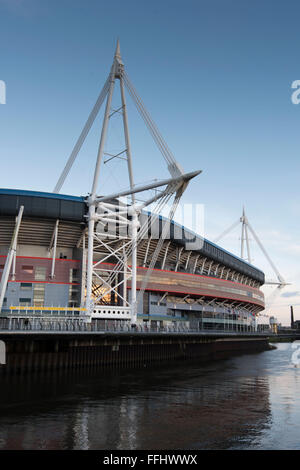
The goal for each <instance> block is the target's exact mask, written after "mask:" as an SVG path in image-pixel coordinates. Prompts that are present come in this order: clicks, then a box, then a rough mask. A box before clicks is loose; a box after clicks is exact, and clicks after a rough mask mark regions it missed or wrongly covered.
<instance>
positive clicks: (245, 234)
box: [214, 208, 289, 288]
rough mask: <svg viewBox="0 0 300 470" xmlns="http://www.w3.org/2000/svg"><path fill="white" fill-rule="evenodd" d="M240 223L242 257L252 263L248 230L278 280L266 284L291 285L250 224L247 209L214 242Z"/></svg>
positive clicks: (281, 286)
mask: <svg viewBox="0 0 300 470" xmlns="http://www.w3.org/2000/svg"><path fill="white" fill-rule="evenodd" d="M239 223H241V224H242V233H241V258H242V259H245V261H248V262H249V263H251V255H250V244H249V234H248V230H249V231H250V232H251V234H252V236H253V238H254V240H255V241H256V243H257V244H258V246H259V248H260V249H261V251H262V253H263V254H264V256H265V258H266V259H267V261H268V263H269V264H270V266H271V268H272V270H273V271H274V273H275V275H276V277H277V279H278V281H266V282H265V284H267V285H276V286H278V287H279V288H283V287H284V286H287V285H289V283H288V282H286V281H285V280H284V278H283V276H282V275H281V274H280V273H279V271H278V269H277V268H276V266H275V264H274V263H273V261H272V260H271V258H270V256H269V255H268V253H267V251H266V249H265V247H264V246H263V244H262V242H261V241H260V239H259V237H258V236H257V234H256V233H255V231H254V229H253V227H252V226H251V225H250V223H249V220H248V218H247V217H246V214H245V209H244V208H243V213H242V216H241V217H240V218H239V220H238V221H236V222H235V223H234V224H233V225H231V226H230V227H229V228H228V229H227V230H225V231H224V232H223V233H221V235H220V236H219V237H217V238H216V239H215V240H214V243H217V242H218V241H219V240H220V239H221V238H223V237H224V236H225V235H227V234H228V233H229V232H231V231H232V230H233V229H234V228H235V227H236V226H237V225H238V224H239ZM245 243H246V248H247V256H245Z"/></svg>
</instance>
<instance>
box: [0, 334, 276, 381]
mask: <svg viewBox="0 0 300 470" xmlns="http://www.w3.org/2000/svg"><path fill="white" fill-rule="evenodd" d="M0 340H2V341H4V342H5V345H6V364H5V365H1V366H0V374H1V375H14V374H22V373H32V372H38V371H54V370H62V369H80V368H84V369H86V370H89V369H91V370H92V369H94V368H96V367H97V368H106V369H115V368H129V367H145V366H147V365H151V364H155V363H163V362H169V361H175V360H189V359H199V360H203V361H205V360H213V359H218V358H223V357H226V356H227V355H230V354H239V353H247V352H259V351H263V350H266V349H269V345H268V338H267V337H233V338H228V337H226V338H225V337H224V338H222V337H205V336H200V335H199V336H197V335H184V336H183V335H156V334H153V335H152V334H147V335H130V334H128V335H122V334H121V335H117V334H101V335H86V334H85V335H80V334H75V333H74V334H60V335H53V334H52V335H51V334H32V333H27V334H16V335H13V334H0Z"/></svg>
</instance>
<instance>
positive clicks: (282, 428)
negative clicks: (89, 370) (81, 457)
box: [0, 343, 300, 450]
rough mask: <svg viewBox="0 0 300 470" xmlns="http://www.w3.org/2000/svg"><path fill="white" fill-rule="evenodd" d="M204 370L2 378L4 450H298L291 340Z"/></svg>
mask: <svg viewBox="0 0 300 470" xmlns="http://www.w3.org/2000/svg"><path fill="white" fill-rule="evenodd" d="M276 346H277V349H276V350H272V351H266V352H263V353H258V354H251V355H243V356H239V357H232V358H230V359H226V360H220V361H216V362H211V363H209V364H205V365H203V364H202V365H198V364H195V363H193V364H188V363H186V364H183V365H182V364H180V365H176V366H174V365H171V366H170V367H163V368H155V369H154V368H151V369H143V370H137V371H130V372H128V371H127V372H115V373H110V374H108V373H107V372H106V373H104V372H103V371H98V372H94V373H93V374H92V375H84V374H83V373H76V374H75V373H74V372H73V373H71V374H70V373H69V374H66V373H65V372H64V374H60V375H52V376H44V377H26V378H20V377H19V378H14V379H10V380H8V379H6V380H4V379H3V380H2V382H1V387H0V416H1V418H0V449H146V450H150V449H300V393H299V392H300V368H298V367H295V366H294V365H293V363H292V362H291V355H292V353H293V351H294V350H293V349H292V347H291V344H290V343H289V344H287V343H281V344H277V345H276Z"/></svg>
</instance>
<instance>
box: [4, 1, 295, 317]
mask: <svg viewBox="0 0 300 470" xmlns="http://www.w3.org/2000/svg"><path fill="white" fill-rule="evenodd" d="M299 14H300V4H299V2H297V1H289V0H288V1H285V2H279V1H274V0H273V1H269V0H262V1H257V0H253V1H251V2H250V1H244V0H209V1H204V0H197V1H194V0H186V1H185V2H183V1H178V0H172V1H171V0H161V1H157V0H153V1H152V2H149V1H143V0H142V1H141V0H140V1H135V0H134V1H132V0H127V1H126V2H124V1H118V0H116V1H114V2H104V1H94V0H85V1H84V0H75V1H74V0H60V1H57V0H51V1H50V0H0V80H4V81H5V82H6V86H7V104H6V105H0V158H1V182H0V186H1V187H8V188H22V189H34V190H43V191H51V190H52V189H53V187H54V185H55V183H56V181H57V179H58V177H59V174H60V172H61V170H62V168H63V166H64V163H65V161H66V159H67V157H68V155H69V154H70V152H71V150H72V146H73V145H74V143H75V141H76V138H77V137H78V135H79V133H80V131H81V128H82V126H83V124H84V121H85V119H86V118H87V116H88V113H89V112H90V110H91V108H92V106H93V104H94V102H95V100H96V98H97V95H98V93H99V91H100V89H101V87H102V85H103V83H104V81H105V79H106V76H107V74H108V71H109V68H110V65H111V62H112V57H113V53H114V49H115V44H116V39H117V38H118V37H119V38H120V43H121V52H122V57H123V59H124V62H125V65H126V70H127V72H128V74H129V76H130V78H131V80H132V82H133V83H134V85H135V86H136V88H137V90H138V92H139V94H140V95H141V96H142V98H143V101H144V103H145V104H146V106H147V109H148V110H149V112H150V114H151V115H152V117H153V118H154V120H155V121H156V123H157V124H158V127H159V128H160V130H161V132H162V134H163V135H164V137H165V139H166V141H167V142H168V144H169V146H170V148H171V149H172V151H173V153H174V155H175V157H176V158H177V160H178V161H179V162H180V164H181V165H182V166H183V167H184V169H185V170H186V171H192V170H194V169H202V170H203V173H202V174H201V175H200V176H199V177H198V179H197V180H195V181H193V182H192V183H191V185H190V187H189V188H188V190H187V192H186V194H185V196H184V200H183V202H187V203H200V204H204V205H205V234H206V236H207V238H210V239H213V238H214V237H215V236H217V235H218V234H219V233H221V232H222V231H223V230H224V229H225V228H226V227H227V226H229V225H230V224H231V223H233V221H234V220H235V219H237V218H238V217H239V216H240V214H241V211H242V206H243V204H244V205H245V207H246V211H247V215H248V217H249V220H250V222H251V223H252V225H253V227H254V228H255V229H256V231H257V233H258V235H259V236H260V238H261V240H262V241H263V243H264V245H265V246H266V248H267V250H268V251H269V254H270V256H271V257H272V259H273V260H274V262H275V264H276V265H277V267H278V269H279V271H280V272H281V273H282V275H283V276H284V277H285V278H286V279H287V280H289V281H290V282H292V285H291V286H289V287H286V288H285V289H284V290H283V291H282V292H281V293H280V295H279V296H278V297H277V298H276V301H275V302H274V304H273V306H272V309H271V312H272V313H273V314H275V315H276V316H277V317H278V318H279V319H280V320H281V321H283V323H288V322H289V305H290V304H292V303H293V304H294V305H295V309H294V310H295V317H296V318H299V319H300V281H299V279H300V264H299V258H300V237H299V235H300V224H299V216H300V205H299V202H300V201H299V199H300V198H299V174H300V171H299V170H300V159H299V129H300V104H299V105H294V104H292V102H291V94H292V90H291V84H292V82H293V81H294V80H297V79H300V64H299V60H298V57H299V52H298V49H299V40H300V32H299ZM128 101H129V98H128ZM128 112H129V120H130V129H131V139H132V147H133V156H134V173H135V176H136V181H138V182H139V181H146V180H150V179H152V178H157V177H161V176H162V175H167V173H166V170H165V167H164V164H163V162H162V160H161V158H160V155H159V154H158V152H157V150H156V148H155V146H154V145H153V144H152V142H151V139H150V138H149V137H148V134H147V131H146V130H144V128H143V124H142V123H141V121H140V118H139V116H138V115H137V113H136V112H135V110H134V108H133V106H132V105H131V104H130V103H128ZM100 129H101V114H100V116H99V119H98V120H97V122H96V123H95V127H94V129H93V131H92V132H91V134H90V136H89V139H88V141H87V142H86V144H85V146H84V147H83V149H82V151H81V153H80V156H79V157H78V161H77V162H76V164H75V165H74V168H73V170H72V172H71V174H70V176H69V178H68V180H67V182H66V184H65V186H64V188H63V190H62V192H65V193H70V194H78V195H81V194H86V193H87V192H88V191H89V190H90V187H91V182H92V174H93V168H94V164H95V156H96V151H97V144H98V140H99V133H100ZM121 136H122V133H121V128H120V127H119V123H118V121H117V120H116V121H115V122H114V123H112V124H111V140H110V141H109V144H110V150H116V149H117V148H118V146H120V145H121ZM112 184H115V187H117V185H118V184H120V185H121V186H123V187H125V186H127V181H126V180H125V179H124V167H123V169H122V167H118V168H117V166H116V165H115V163H113V164H112V165H111V166H110V167H109V168H108V167H107V168H105V170H103V173H102V177H101V191H102V190H103V192H105V191H109V189H111V186H112ZM239 236H240V235H239V233H238V230H236V232H235V233H233V234H232V235H230V236H228V237H227V238H226V239H224V240H223V241H222V242H220V244H221V245H223V246H224V247H225V248H227V249H229V250H231V251H233V252H235V253H238V249H239ZM250 243H251V247H252V251H253V257H254V264H256V265H257V266H259V267H261V268H262V269H264V270H265V271H266V274H267V277H268V278H270V277H274V276H273V274H272V272H271V270H270V269H269V267H268V265H267V264H266V263H265V261H264V260H263V258H262V256H261V254H260V252H259V251H258V250H257V249H256V248H255V243H254V241H253V240H251V242H250ZM265 291H266V292H267V293H269V292H270V288H266V290H265Z"/></svg>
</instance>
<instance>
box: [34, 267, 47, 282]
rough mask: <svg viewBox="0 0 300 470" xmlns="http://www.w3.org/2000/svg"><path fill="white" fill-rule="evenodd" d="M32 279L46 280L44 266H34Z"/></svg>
mask: <svg viewBox="0 0 300 470" xmlns="http://www.w3.org/2000/svg"><path fill="white" fill-rule="evenodd" d="M34 279H35V280H36V281H45V280H46V268H45V267H44V266H37V267H36V268H35V275H34Z"/></svg>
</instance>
